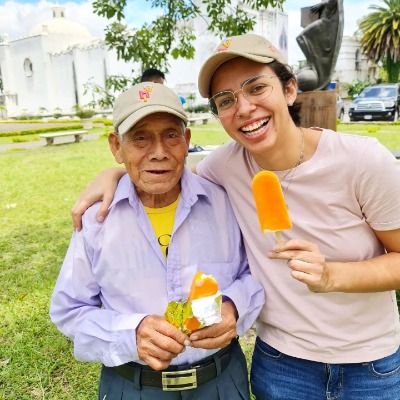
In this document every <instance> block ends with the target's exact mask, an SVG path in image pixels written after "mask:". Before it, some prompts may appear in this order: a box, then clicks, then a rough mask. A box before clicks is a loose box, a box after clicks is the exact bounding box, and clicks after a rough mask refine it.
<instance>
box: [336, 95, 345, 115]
mask: <svg viewBox="0 0 400 400" xmlns="http://www.w3.org/2000/svg"><path fill="white" fill-rule="evenodd" d="M343 117H344V100H343V99H342V98H341V97H340V96H339V95H337V96H336V118H337V119H340V121H343Z"/></svg>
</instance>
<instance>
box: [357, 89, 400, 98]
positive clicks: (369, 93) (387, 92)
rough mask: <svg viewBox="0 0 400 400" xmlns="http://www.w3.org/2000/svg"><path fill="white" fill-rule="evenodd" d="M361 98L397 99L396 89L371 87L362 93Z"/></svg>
mask: <svg viewBox="0 0 400 400" xmlns="http://www.w3.org/2000/svg"><path fill="white" fill-rule="evenodd" d="M359 97H361V98H365V97H396V88H394V87H370V88H365V89H364V90H363V91H362V92H361V93H360V96H359Z"/></svg>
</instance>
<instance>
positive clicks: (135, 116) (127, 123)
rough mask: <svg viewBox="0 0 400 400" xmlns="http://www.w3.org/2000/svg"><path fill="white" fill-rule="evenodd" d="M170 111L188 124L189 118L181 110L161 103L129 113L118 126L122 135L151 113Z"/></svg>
mask: <svg viewBox="0 0 400 400" xmlns="http://www.w3.org/2000/svg"><path fill="white" fill-rule="evenodd" d="M162 112H165V113H168V114H172V115H175V116H177V117H178V118H180V119H181V120H182V121H183V122H184V123H185V125H187V122H188V119H187V117H186V116H185V115H183V114H181V113H180V112H178V111H176V110H174V109H172V108H170V107H167V106H163V105H159V104H149V105H148V106H146V107H143V108H141V109H140V110H137V111H135V112H133V113H132V114H131V115H129V116H128V117H127V118H125V119H124V121H123V122H121V123H120V124H119V126H118V128H117V130H118V133H119V134H120V135H124V134H125V133H126V132H128V131H129V130H130V129H131V128H132V127H133V126H134V125H136V124H137V123H138V122H139V121H140V120H141V119H142V118H144V117H147V116H148V115H150V114H155V113H162Z"/></svg>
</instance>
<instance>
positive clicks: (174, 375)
mask: <svg viewBox="0 0 400 400" xmlns="http://www.w3.org/2000/svg"><path fill="white" fill-rule="evenodd" d="M161 382H162V390H163V391H166V392H168V391H173V390H188V389H196V388H197V375H196V369H194V368H193V369H185V370H183V371H163V372H162V375H161Z"/></svg>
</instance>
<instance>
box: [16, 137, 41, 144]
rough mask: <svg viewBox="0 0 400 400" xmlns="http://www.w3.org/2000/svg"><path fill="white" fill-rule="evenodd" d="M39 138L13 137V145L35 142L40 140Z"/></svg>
mask: <svg viewBox="0 0 400 400" xmlns="http://www.w3.org/2000/svg"><path fill="white" fill-rule="evenodd" d="M39 139H40V138H39V136H36V135H34V136H32V137H30V138H26V137H21V136H17V137H13V138H12V142H13V143H24V142H32V141H34V140H39Z"/></svg>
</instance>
